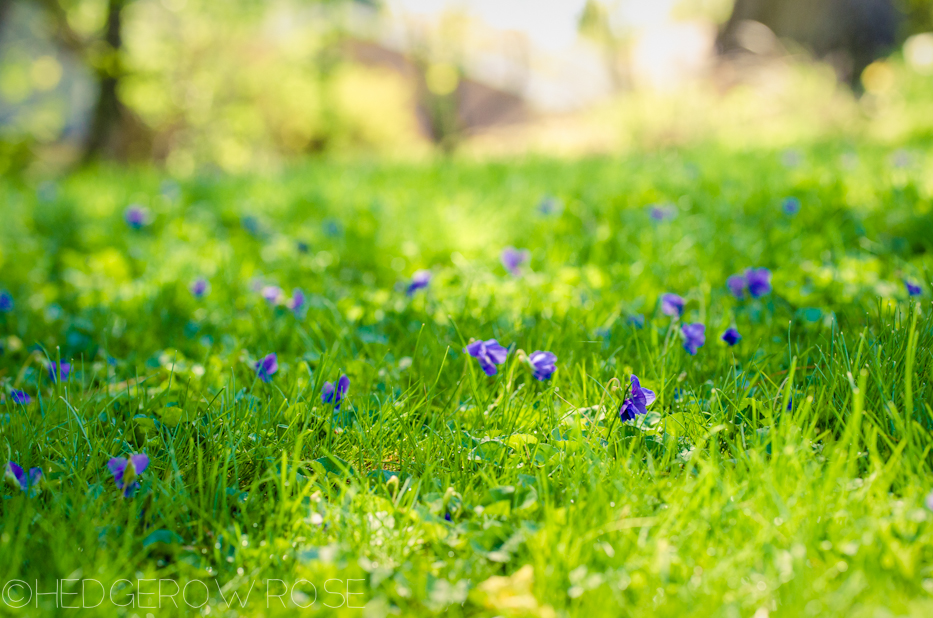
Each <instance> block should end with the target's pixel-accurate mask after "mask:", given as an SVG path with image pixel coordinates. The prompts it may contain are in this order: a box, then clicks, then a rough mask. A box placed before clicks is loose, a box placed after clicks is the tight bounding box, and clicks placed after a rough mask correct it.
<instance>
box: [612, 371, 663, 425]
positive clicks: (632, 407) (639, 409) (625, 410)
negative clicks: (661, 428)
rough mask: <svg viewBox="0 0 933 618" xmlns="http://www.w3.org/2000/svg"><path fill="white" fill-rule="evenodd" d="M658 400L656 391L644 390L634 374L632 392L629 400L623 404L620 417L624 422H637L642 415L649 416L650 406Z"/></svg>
mask: <svg viewBox="0 0 933 618" xmlns="http://www.w3.org/2000/svg"><path fill="white" fill-rule="evenodd" d="M655 399H656V397H655V394H654V391H651V390H648V389H647V388H642V387H641V383H640V382H639V381H638V376H636V375H634V374H632V392H631V393H629V398H628V399H626V400H625V401H623V402H622V407H620V408H619V417H620V418H621V419H622V420H623V421H631V420H635V417H636V416H638V415H640V414H648V406H650V405H651V404H652V403H654V400H655Z"/></svg>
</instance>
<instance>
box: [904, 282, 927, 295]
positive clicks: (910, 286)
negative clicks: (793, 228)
mask: <svg viewBox="0 0 933 618" xmlns="http://www.w3.org/2000/svg"><path fill="white" fill-rule="evenodd" d="M904 285H905V286H906V287H907V294H908V295H909V296H920V295H921V294H923V288H921V287H920V286H919V285H917V284H916V283H911V282H910V281H908V280H907V279H904Z"/></svg>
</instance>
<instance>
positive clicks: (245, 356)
mask: <svg viewBox="0 0 933 618" xmlns="http://www.w3.org/2000/svg"><path fill="white" fill-rule="evenodd" d="M908 154H909V153H908ZM930 166H931V160H930V159H929V157H928V156H927V155H926V154H925V153H922V152H913V153H912V154H910V155H909V157H908V160H907V161H906V163H904V161H902V159H898V158H897V157H895V156H894V155H892V153H891V152H887V151H880V150H877V149H873V148H864V149H851V148H849V147H848V146H846V147H841V146H837V145H835V144H828V145H823V146H819V147H816V148H813V149H809V150H806V151H801V152H799V153H790V154H788V153H781V152H761V151H755V152H749V153H744V154H741V155H736V154H730V153H728V152H723V151H720V150H717V149H714V148H708V149H702V150H697V151H688V152H682V153H675V152H660V153H655V154H649V155H640V156H637V157H635V156H633V157H631V158H625V159H594V160H588V161H579V162H566V161H553V160H528V161H524V162H521V163H514V164H472V163H465V162H457V161H448V162H440V163H434V164H419V165H414V164H412V165H366V164H336V163H320V162H316V163H308V164H305V165H302V166H300V167H298V168H295V169H292V170H290V171H288V172H287V173H283V174H282V175H279V176H275V177H260V176H255V177H254V176H242V177H225V176H219V175H218V176H211V175H204V176H200V177H197V178H195V179H192V180H187V181H183V182H181V183H176V182H174V181H172V180H169V179H165V178H163V177H161V176H160V175H158V174H156V173H154V172H143V171H138V172H125V171H120V172H117V171H112V170H106V169H101V170H96V171H92V172H85V173H83V174H80V175H77V176H73V177H70V178H67V179H63V180H62V181H61V182H59V183H56V184H49V183H46V184H42V185H40V186H38V187H37V186H36V185H34V184H32V183H31V182H29V181H12V180H5V181H4V184H3V185H2V193H3V203H4V206H3V207H2V208H3V213H2V214H3V219H4V221H5V224H4V225H3V226H0V247H2V255H3V271H2V274H0V287H2V288H3V289H6V290H8V291H9V292H10V294H11V296H12V298H13V300H14V303H15V304H14V308H13V310H12V311H10V312H7V313H0V328H2V331H0V337H2V338H0V343H2V346H3V354H2V355H0V384H2V394H3V398H4V399H5V404H4V405H3V406H2V413H0V452H2V453H3V455H2V457H7V456H8V458H9V460H11V461H16V462H18V463H19V464H21V465H22V466H24V467H32V466H40V467H41V468H42V469H43V472H44V475H45V479H46V481H45V485H44V486H43V487H42V491H41V493H40V494H39V495H38V496H34V497H31V498H30V497H27V496H26V495H25V494H24V492H21V491H18V490H16V489H15V488H14V487H13V486H12V485H6V486H5V487H4V489H3V495H4V496H5V498H4V499H3V500H2V502H0V556H2V558H0V580H2V582H3V584H5V583H6V582H8V581H10V580H12V579H21V580H24V581H28V582H33V585H35V582H36V581H38V586H39V587H40V588H41V590H42V591H48V590H52V589H54V588H55V585H56V584H55V580H62V579H82V578H84V579H94V580H97V581H100V582H103V583H104V584H105V585H106V586H107V588H108V590H109V588H110V586H111V585H112V584H113V583H114V582H117V580H120V579H129V580H132V581H133V583H134V585H135V583H136V581H137V580H146V579H156V580H158V579H163V580H168V579H171V580H175V581H177V582H178V583H180V585H181V586H182V587H183V586H184V585H185V583H186V582H189V581H192V580H201V581H204V582H208V583H209V585H210V586H209V588H210V592H211V600H210V602H209V606H210V607H211V613H212V614H214V615H216V614H224V612H226V611H227V607H228V604H227V601H230V592H231V591H233V590H238V591H239V592H240V594H241V597H242V596H243V595H245V594H246V592H247V590H248V589H249V588H250V586H251V584H252V585H254V590H253V592H252V596H251V597H250V600H249V601H248V603H247V606H246V608H237V611H238V613H239V614H241V615H242V614H246V615H262V614H265V615H269V614H271V615H292V614H293V613H294V611H295V608H294V606H292V605H289V608H287V609H286V608H282V607H281V606H280V605H279V606H278V609H276V607H277V605H276V601H275V599H273V603H272V604H271V606H270V608H267V594H268V591H269V588H268V586H269V585H270V583H269V580H282V581H283V582H287V583H288V585H289V586H291V585H292V584H293V583H294V582H296V581H297V580H300V579H304V580H308V581H309V582H313V583H314V584H315V585H316V586H317V587H318V597H317V600H316V603H317V605H315V606H314V607H315V608H316V609H318V610H319V611H322V612H326V611H331V610H330V609H328V608H327V607H326V606H325V605H324V603H325V602H326V603H329V604H330V605H337V604H340V603H341V598H343V599H344V604H345V601H346V598H345V597H338V596H334V595H330V596H328V595H327V593H325V591H324V588H323V586H324V582H325V581H326V580H327V579H328V578H335V579H339V580H341V581H342V582H346V580H349V579H354V580H362V581H360V582H356V583H354V584H352V586H353V589H352V590H353V591H354V592H361V593H363V594H362V595H361V596H358V597H354V598H352V602H353V604H355V605H362V604H364V603H366V604H368V609H367V612H370V613H371V615H387V614H398V615H405V616H407V615H425V614H431V613H438V612H446V613H448V614H451V615H488V616H497V615H507V616H559V615H599V616H603V615H605V616H620V615H623V616H627V615H631V616H641V615H648V614H651V615H656V616H683V615H695V616H743V617H744V616H756V618H763V617H764V616H768V615H775V616H806V615H812V616H836V615H838V616H877V615H913V616H924V615H928V614H930V613H931V612H933V598H931V594H933V512H931V511H929V510H928V509H927V508H926V507H925V506H924V500H925V499H926V496H927V495H928V494H929V493H930V489H931V487H933V481H931V480H930V473H931V469H930V463H931V458H930V448H931V447H930V445H931V444H933V442H931V434H930V432H931V430H933V410H931V408H930V404H931V393H933V391H931V384H930V372H931V370H933V359H931V355H930V349H931V345H933V321H931V320H933V318H931V315H930V311H929V305H928V303H929V300H928V299H929V294H930V287H929V286H930V277H929V275H928V272H929V267H930V258H929V255H930V250H931V249H933V240H931V238H933V236H931V233H930V232H931V231H933V226H931V220H930V217H931V215H930V203H931V202H930V200H931V187H930V185H929V180H928V179H929V175H928V174H929V170H930ZM546 196H554V197H555V198H556V199H557V200H558V201H559V204H560V207H559V208H556V209H555V210H554V211H553V212H551V213H549V214H543V213H542V212H540V211H539V209H538V206H539V204H540V203H541V201H542V199H544V198H545V197H546ZM790 196H794V197H797V198H799V199H800V202H801V208H800V211H799V213H797V214H796V215H793V216H789V215H787V214H785V213H784V211H783V210H782V207H781V204H782V202H783V200H784V199H785V198H787V197H790ZM131 203H138V204H140V205H142V206H144V207H145V208H147V209H148V211H149V214H150V215H151V221H150V223H149V225H147V226H145V227H143V228H142V229H140V230H131V229H129V228H128V227H127V226H126V223H125V221H124V218H123V213H124V209H125V208H126V207H127V205H129V204H131ZM654 203H670V204H672V205H673V210H672V212H675V213H676V215H675V216H674V217H673V218H672V219H667V220H664V221H660V222H658V221H654V220H652V218H651V217H650V214H649V205H650V204H654ZM299 243H301V246H299ZM508 245H511V246H514V247H517V248H520V249H528V250H529V252H530V261H529V263H528V264H527V265H523V266H522V270H521V274H520V276H518V277H516V276H514V275H512V274H510V273H509V272H508V271H507V270H506V269H505V268H504V267H503V266H502V265H501V264H500V263H499V256H500V252H501V251H502V249H503V248H504V247H506V246H508ZM749 267H766V268H769V269H770V270H771V271H772V272H773V279H772V283H773V288H774V289H773V291H772V292H771V293H770V294H767V295H765V296H763V297H761V298H758V299H746V300H741V301H739V300H736V299H735V298H734V297H733V296H732V295H731V294H730V292H729V290H728V289H727V288H726V286H725V281H726V278H727V277H728V276H730V275H732V274H734V273H738V272H743V271H744V270H745V269H746V268H749ZM419 269H429V270H431V272H432V279H431V282H430V284H429V285H428V287H427V288H426V289H424V290H420V291H417V292H415V293H414V294H413V295H412V296H408V295H406V293H405V286H406V285H407V283H408V281H409V277H411V275H412V274H413V273H414V272H415V271H417V270H419ZM200 277H203V278H205V279H207V280H208V281H209V283H210V292H209V294H208V295H207V296H206V297H204V298H203V299H198V298H195V297H194V296H193V295H192V294H191V291H190V285H191V284H192V282H194V281H195V280H196V279H198V278H200ZM904 279H907V280H910V281H911V282H914V283H918V284H920V286H921V289H922V295H921V296H919V297H914V298H909V297H908V295H907V289H906V287H905V285H904V282H903V280H904ZM262 285H277V286H279V287H281V288H282V289H283V290H284V294H285V295H291V294H292V290H293V289H294V288H301V289H302V290H304V292H305V293H306V294H307V297H308V306H307V313H306V314H305V315H303V316H302V315H295V313H293V312H292V311H290V310H289V309H288V308H286V307H285V306H283V305H277V306H271V305H270V304H269V303H268V302H266V301H265V300H264V299H263V298H262V297H261V295H260V293H259V291H258V290H259V289H260V288H261V286H262ZM666 292H676V293H678V294H680V295H681V296H683V297H684V298H685V299H686V301H687V304H686V307H685V311H684V315H683V317H682V319H681V320H679V321H676V322H672V320H671V318H669V317H667V316H664V315H662V313H661V312H660V310H659V308H658V298H659V297H660V295H661V294H663V293H666ZM639 316H642V317H643V318H644V324H643V325H641V319H640V318H639ZM682 322H691V323H692V322H702V323H704V324H705V325H706V342H705V345H704V346H703V347H701V348H700V349H699V352H698V353H697V355H696V356H690V355H688V354H687V353H686V352H685V351H684V349H683V346H682V344H681V341H680V339H679V335H678V333H679V326H680V323H682ZM730 325H735V326H736V327H737V329H738V330H739V332H740V333H741V335H742V340H741V342H740V343H739V344H738V345H736V346H735V347H732V348H730V347H727V346H726V345H725V344H724V343H722V342H721V341H720V340H719V337H720V335H721V334H722V332H723V331H725V329H726V328H727V327H729V326H730ZM471 338H476V339H484V340H485V339H490V338H496V339H497V340H498V341H499V342H500V343H502V344H503V345H506V346H511V353H510V355H509V358H508V360H507V361H506V363H505V364H503V365H500V366H499V371H498V373H497V374H496V375H495V376H493V377H487V376H486V375H485V374H484V373H483V372H482V371H481V370H480V367H479V365H478V364H477V363H476V361H475V360H474V359H473V358H471V357H469V356H468V355H466V354H464V353H463V348H464V346H465V345H466V344H467V343H468V342H469V340H470V339H471ZM518 350H523V351H524V352H525V353H528V354H530V353H531V352H532V351H534V350H548V351H551V352H554V353H555V354H556V355H557V357H558V361H557V367H558V370H557V373H556V374H555V375H554V376H553V377H552V378H551V379H550V380H548V381H546V382H539V381H537V380H534V379H533V378H532V376H531V373H530V371H529V370H528V368H527V366H526V365H525V364H524V363H523V362H522V361H521V360H520V357H521V354H519V352H518ZM272 352H274V353H276V354H277V362H278V370H277V371H276V372H275V373H274V374H273V375H272V379H271V381H270V382H269V383H264V382H262V381H261V380H259V379H257V375H256V372H255V370H254V363H255V362H256V361H258V360H259V359H261V358H263V357H264V356H266V355H267V354H269V353H272ZM59 359H61V360H68V361H71V362H72V365H73V373H72V376H71V379H70V380H69V381H67V382H62V383H52V382H51V381H50V380H49V379H48V374H47V371H46V366H47V364H48V363H49V362H50V361H57V360H59ZM633 373H634V374H636V375H637V376H638V377H639V378H640V379H641V382H642V385H643V386H645V387H647V388H649V389H651V390H653V391H655V392H656V393H657V396H658V399H657V401H656V402H655V403H654V404H653V405H651V406H650V407H649V414H647V415H645V416H639V417H638V418H637V419H636V421H635V422H628V423H622V422H620V421H619V417H618V410H619V406H620V404H621V403H622V400H623V399H624V398H625V397H626V396H627V395H628V393H627V389H626V388H624V387H623V388H619V385H628V384H629V383H630V382H629V378H630V375H631V374H633ZM342 374H346V375H347V376H348V377H349V379H350V384H351V385H350V389H349V394H348V397H347V399H346V400H344V401H343V402H342V403H341V409H340V411H339V412H338V411H335V410H334V409H333V406H332V405H328V404H325V403H323V402H322V400H321V392H322V388H323V385H324V383H325V381H329V382H334V381H336V380H337V379H338V378H339V377H340V376H341V375H342ZM14 388H15V389H18V390H23V391H25V392H27V393H28V394H29V395H30V396H31V397H32V403H31V404H30V405H29V406H25V407H24V406H20V405H16V404H13V403H12V400H11V393H12V390H13V389H14ZM131 452H145V453H147V454H148V455H149V456H150V458H151V461H152V463H151V464H150V467H149V468H148V470H147V471H146V472H145V473H143V475H142V476H141V478H140V481H141V484H142V487H141V489H140V491H139V492H138V493H137V494H136V495H135V497H133V498H128V499H122V498H120V497H119V492H118V491H117V489H116V487H115V485H114V482H113V479H112V478H111V476H110V474H109V472H108V471H107V468H106V464H107V461H108V460H109V459H110V458H111V457H114V456H125V455H126V454H127V453H131ZM2 457H0V459H2ZM5 461H6V460H5V459H3V460H2V461H0V463H5ZM215 579H216V581H217V582H218V583H219V586H218V585H216V584H215V583H214V581H215ZM63 585H64V586H67V587H68V590H76V588H75V586H76V584H75V583H66V584H63ZM139 585H140V586H141V587H144V588H145V591H146V592H152V591H155V586H154V585H153V584H151V583H143V584H139ZM271 585H273V586H274V585H277V584H274V583H273V584H271ZM344 585H345V584H344ZM302 586H304V588H302V591H303V592H302V593H297V596H295V597H293V598H291V597H288V596H286V597H284V600H285V601H286V603H289V604H290V603H291V602H293V601H294V602H296V603H301V604H305V603H308V602H311V601H312V598H313V596H312V595H311V594H310V588H309V587H308V586H306V585H305V584H302ZM331 589H332V590H333V589H334V587H333V586H332V587H331ZM273 592H275V590H273ZM345 592H346V590H344V593H345ZM304 593H308V595H309V596H308V597H303V596H301V595H302V594H304ZM94 594H95V595H96V592H95V593H94ZM125 594H126V591H125V590H124V591H121V590H120V589H119V587H118V588H117V591H115V592H114V599H115V603H111V602H110V601H109V600H107V601H106V602H104V603H102V604H101V605H100V606H99V607H97V608H95V609H88V610H84V611H85V613H86V615H101V616H112V615H114V613H119V614H120V615H127V616H129V615H132V614H133V613H136V614H137V615H145V614H146V612H147V609H146V608H145V607H127V608H124V609H120V608H118V607H116V603H125V602H127V601H128V599H129V597H126V596H124V595H125ZM144 598H145V599H146V601H145V603H149V604H151V603H156V602H157V601H155V600H153V599H154V597H144ZM189 598H191V599H192V600H194V601H196V602H200V601H201V600H202V599H203V598H204V597H203V592H201V590H200V589H198V590H197V591H194V590H192V591H191V593H190V596H189ZM96 599H97V596H93V597H90V598H89V599H88V601H87V602H88V604H91V605H93V603H94V602H95V601H96ZM138 600H139V599H138V598H137V602H138ZM68 602H69V601H67V600H66V603H68ZM71 602H74V600H72V601H71ZM80 602H81V597H78V601H77V603H75V604H80ZM178 602H179V603H181V598H178ZM168 603H169V601H167V600H165V601H163V607H162V610H161V611H154V612H153V613H154V615H157V616H158V615H173V614H174V613H185V612H183V611H182V610H176V609H175V608H174V607H173V606H171V605H168ZM39 605H40V609H36V608H35V606H34V605H33V606H32V610H31V613H29V612H26V610H23V609H20V610H14V609H11V608H10V607H9V606H6V607H5V611H8V612H10V613H12V614H13V615H33V614H36V613H43V614H48V615H53V614H55V613H56V609H55V600H54V599H53V598H52V597H49V596H47V597H43V598H42V599H41V600H40V601H39ZM0 606H2V605H0ZM234 607H236V603H234ZM58 611H66V610H58ZM191 611H194V610H191ZM333 611H335V612H336V613H341V612H343V613H345V614H346V615H358V614H359V612H360V611H362V610H358V609H347V608H346V607H345V606H344V607H343V608H341V609H339V610H333ZM17 612H18V613H17ZM884 612H888V613H884ZM232 614H233V611H232V610H230V615H232Z"/></svg>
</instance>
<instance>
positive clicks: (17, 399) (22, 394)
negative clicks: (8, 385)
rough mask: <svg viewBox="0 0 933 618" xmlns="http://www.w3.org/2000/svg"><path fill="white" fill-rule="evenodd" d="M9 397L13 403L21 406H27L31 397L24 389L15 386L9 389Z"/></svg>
mask: <svg viewBox="0 0 933 618" xmlns="http://www.w3.org/2000/svg"><path fill="white" fill-rule="evenodd" d="M10 397H11V398H12V399H13V403H18V404H19V405H21V406H28V405H29V402H31V401H32V397H30V396H29V394H28V393H27V392H26V391H19V390H16V389H15V388H14V389H13V390H12V391H10Z"/></svg>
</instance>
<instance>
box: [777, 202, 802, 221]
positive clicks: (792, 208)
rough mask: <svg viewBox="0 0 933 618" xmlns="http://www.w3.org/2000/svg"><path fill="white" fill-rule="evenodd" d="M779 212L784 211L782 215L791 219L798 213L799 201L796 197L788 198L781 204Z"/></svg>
mask: <svg viewBox="0 0 933 618" xmlns="http://www.w3.org/2000/svg"><path fill="white" fill-rule="evenodd" d="M781 210H783V211H784V214H785V215H787V216H788V217H793V216H794V215H796V214H797V213H798V212H800V200H799V199H797V198H796V197H788V198H786V199H785V200H784V201H783V202H781Z"/></svg>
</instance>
